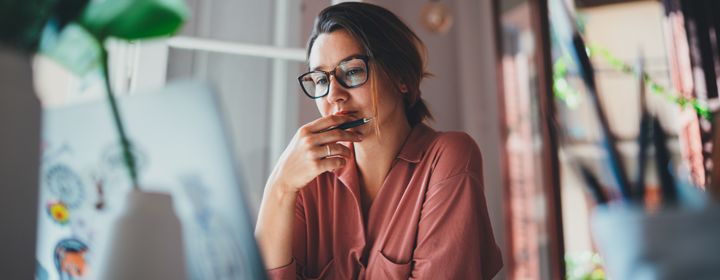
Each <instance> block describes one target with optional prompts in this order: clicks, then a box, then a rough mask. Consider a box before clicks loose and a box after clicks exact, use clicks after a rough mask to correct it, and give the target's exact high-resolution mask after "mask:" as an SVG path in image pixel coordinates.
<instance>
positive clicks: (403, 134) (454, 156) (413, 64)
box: [255, 2, 502, 279]
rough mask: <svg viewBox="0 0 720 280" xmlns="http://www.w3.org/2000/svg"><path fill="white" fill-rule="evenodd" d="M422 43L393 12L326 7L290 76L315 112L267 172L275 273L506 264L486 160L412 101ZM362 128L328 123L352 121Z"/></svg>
mask: <svg viewBox="0 0 720 280" xmlns="http://www.w3.org/2000/svg"><path fill="white" fill-rule="evenodd" d="M421 50H422V51H423V52H424V51H425V49H424V45H423V44H422V42H421V41H420V39H419V38H418V37H417V36H416V35H415V34H414V33H413V32H412V31H411V30H410V28H408V27H407V26H406V25H405V24H404V23H403V22H402V21H401V20H400V19H398V18H397V16H395V15H394V14H393V13H391V12H390V11H388V10H386V9H384V8H381V7H378V6H375V5H371V4H366V3H357V2H349V3H342V4H338V5H335V6H331V7H329V8H327V9H325V10H323V11H322V12H321V13H320V15H319V16H318V17H317V19H316V21H315V27H314V30H313V33H312V35H311V37H310V40H309V42H308V64H309V66H310V69H311V72H309V73H306V74H303V75H301V76H300V77H298V79H299V80H300V83H301V86H302V88H303V91H304V92H305V94H306V95H307V96H308V97H310V98H314V99H315V101H316V103H317V106H318V109H319V110H320V113H322V115H323V117H322V118H320V119H318V120H315V121H313V122H311V123H309V124H307V125H305V126H303V127H301V128H300V129H299V130H298V132H297V133H296V134H295V137H294V138H293V139H292V141H291V142H290V144H289V145H288V147H287V149H286V150H285V152H284V153H283V155H282V156H281V158H280V160H279V161H278V163H277V165H276V166H275V169H274V170H273V172H272V174H271V175H270V178H269V179H268V182H267V185H266V186H265V193H264V196H263V202H262V205H261V207H260V215H259V217H258V223H257V227H256V232H255V236H256V238H257V241H258V245H259V248H260V251H261V253H262V255H263V260H264V263H265V265H266V267H267V268H268V269H269V271H268V274H269V275H270V278H272V279H408V278H411V277H412V278H424V279H491V278H492V277H493V276H494V275H495V274H496V273H497V272H498V270H500V268H501V267H502V259H501V255H500V250H499V249H498V247H497V245H496V244H495V240H494V237H493V233H492V228H491V225H490V219H489V216H488V213H487V206H486V202H485V196H484V193H483V192H484V186H483V174H482V158H481V155H480V150H479V149H478V147H477V144H476V143H475V142H474V141H473V140H472V138H470V137H469V136H468V135H467V134H465V133H462V132H444V133H441V132H436V131H434V130H433V129H432V128H430V127H428V126H427V125H425V124H423V123H422V122H423V121H424V120H425V119H428V118H432V116H431V114H430V112H429V110H428V108H427V107H426V105H425V103H424V101H423V100H422V99H421V98H420V90H419V86H420V82H421V80H422V78H423V77H424V76H426V75H427V73H426V72H425V71H424V62H423V57H422V56H421ZM363 118H365V119H369V118H374V119H373V120H372V121H370V122H369V123H368V124H365V125H361V126H358V127H355V128H350V129H347V130H342V129H334V130H329V131H325V130H326V129H328V128H332V127H335V126H338V125H340V124H343V123H347V122H350V121H355V120H359V119H363Z"/></svg>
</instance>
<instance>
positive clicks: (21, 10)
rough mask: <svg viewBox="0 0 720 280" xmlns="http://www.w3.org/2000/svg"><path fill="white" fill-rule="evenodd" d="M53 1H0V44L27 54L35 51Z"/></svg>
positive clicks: (50, 12) (51, 9)
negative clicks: (24, 51)
mask: <svg viewBox="0 0 720 280" xmlns="http://www.w3.org/2000/svg"><path fill="white" fill-rule="evenodd" d="M55 2H56V1H54V0H2V1H0V44H3V45H8V46H11V47H16V48H20V49H23V50H26V51H29V52H34V51H36V50H37V48H38V46H39V44H40V38H41V37H42V32H43V29H44V26H45V23H46V22H47V21H48V18H49V17H50V15H51V14H52V11H53V7H54V4H55Z"/></svg>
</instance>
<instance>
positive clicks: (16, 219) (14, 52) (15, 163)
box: [0, 45, 40, 279]
mask: <svg viewBox="0 0 720 280" xmlns="http://www.w3.org/2000/svg"><path fill="white" fill-rule="evenodd" d="M30 65H31V64H30V57H29V54H28V53H26V52H21V51H19V50H18V49H16V48H8V47H7V46H3V45H0V135H2V136H0V271H2V275H3V276H2V277H3V278H7V279H32V277H33V275H34V274H35V267H36V263H37V262H36V259H35V242H36V239H35V233H36V228H37V215H38V210H37V208H38V207H37V203H38V176H39V172H38V169H39V166H40V164H39V163H40V149H39V147H40V102H39V101H38V100H37V97H35V94H34V90H33V76H32V69H31V67H30Z"/></svg>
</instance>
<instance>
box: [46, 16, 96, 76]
mask: <svg viewBox="0 0 720 280" xmlns="http://www.w3.org/2000/svg"><path fill="white" fill-rule="evenodd" d="M40 54H41V55H43V56H46V57H48V58H50V59H52V60H54V61H56V62H57V63H59V64H60V65H62V66H63V67H65V68H67V69H68V70H70V71H71V72H73V73H75V74H76V75H78V76H81V77H82V76H84V75H85V74H87V73H89V72H90V71H92V70H94V69H97V68H100V67H101V66H102V50H101V46H100V43H99V42H98V41H97V40H96V39H95V37H93V35H92V34H90V32H88V31H87V30H86V29H85V28H83V27H82V26H80V25H79V24H77V23H70V24H68V25H67V26H66V27H65V28H64V29H63V30H62V31H61V32H60V33H59V34H58V33H56V32H55V30H54V28H53V27H52V26H50V25H48V26H47V27H46V30H45V32H44V33H43V39H42V41H41V44H40Z"/></svg>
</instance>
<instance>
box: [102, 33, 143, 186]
mask: <svg viewBox="0 0 720 280" xmlns="http://www.w3.org/2000/svg"><path fill="white" fill-rule="evenodd" d="M101 42H102V41H101ZM100 45H101V47H100V48H101V52H102V65H103V72H104V73H103V74H104V76H105V89H106V91H107V95H108V101H110V108H111V109H112V113H113V118H114V119H115V127H116V128H117V131H118V134H120V144H121V145H122V152H123V159H124V161H125V166H126V167H127V170H128V173H130V179H131V180H132V184H133V189H134V190H136V191H139V190H140V187H139V186H138V180H137V170H136V166H135V158H134V157H133V156H132V154H131V153H130V142H129V141H128V139H127V136H126V135H125V130H124V129H123V124H122V120H121V119H120V111H119V110H118V107H117V102H116V101H115V95H113V93H112V90H111V88H110V74H109V73H110V72H109V71H108V53H107V50H106V49H105V47H104V46H102V43H101V44H100Z"/></svg>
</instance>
